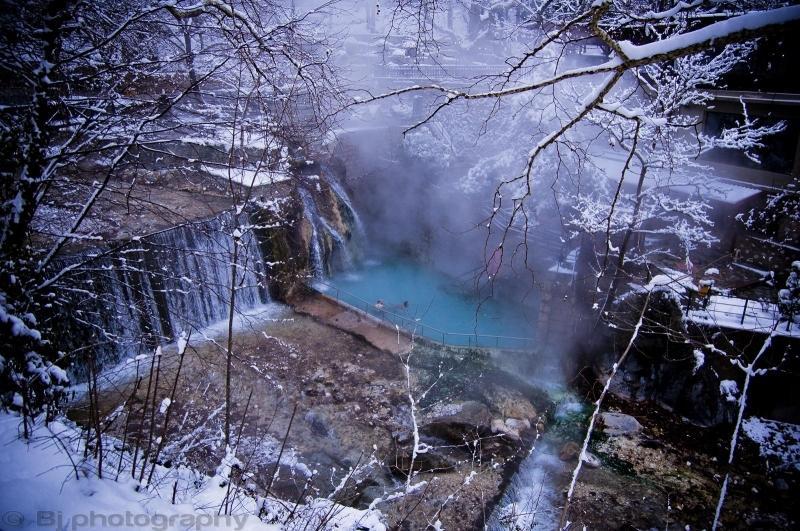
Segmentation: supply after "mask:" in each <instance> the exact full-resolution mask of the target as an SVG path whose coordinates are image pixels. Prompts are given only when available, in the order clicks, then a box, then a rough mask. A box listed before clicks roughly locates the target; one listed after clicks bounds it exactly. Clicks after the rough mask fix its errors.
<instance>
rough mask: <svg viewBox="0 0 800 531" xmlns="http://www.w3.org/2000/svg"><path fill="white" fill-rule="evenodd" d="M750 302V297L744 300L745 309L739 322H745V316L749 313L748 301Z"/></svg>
mask: <svg viewBox="0 0 800 531" xmlns="http://www.w3.org/2000/svg"><path fill="white" fill-rule="evenodd" d="M749 302H750V299H745V300H744V309H743V310H742V320H741V321H740V322H739V324H744V316H745V315H746V314H747V303H749Z"/></svg>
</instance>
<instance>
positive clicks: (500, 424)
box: [491, 419, 521, 441]
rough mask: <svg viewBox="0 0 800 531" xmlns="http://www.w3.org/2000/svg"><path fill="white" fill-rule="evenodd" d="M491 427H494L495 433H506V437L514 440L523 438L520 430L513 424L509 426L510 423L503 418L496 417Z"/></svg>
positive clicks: (493, 431)
mask: <svg viewBox="0 0 800 531" xmlns="http://www.w3.org/2000/svg"><path fill="white" fill-rule="evenodd" d="M491 428H492V433H495V434H498V433H499V434H501V435H505V436H506V437H508V438H510V439H511V440H514V441H519V440H521V437H520V434H519V430H516V429H514V428H512V427H511V426H509V425H508V424H506V422H505V421H504V420H503V419H494V420H493V421H492V426H491Z"/></svg>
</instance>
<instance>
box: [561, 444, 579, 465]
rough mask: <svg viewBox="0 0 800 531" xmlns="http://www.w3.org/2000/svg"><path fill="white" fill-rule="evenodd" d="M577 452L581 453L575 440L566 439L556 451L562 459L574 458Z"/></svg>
mask: <svg viewBox="0 0 800 531" xmlns="http://www.w3.org/2000/svg"><path fill="white" fill-rule="evenodd" d="M579 453H581V447H580V445H579V444H578V443H576V442H575V441H567V442H565V443H564V444H563V445H562V446H561V449H560V450H559V451H558V458H559V459H561V460H562V461H570V460H572V459H576V458H577V457H578V454H579Z"/></svg>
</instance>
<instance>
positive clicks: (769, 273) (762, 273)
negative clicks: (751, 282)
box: [732, 262, 774, 277]
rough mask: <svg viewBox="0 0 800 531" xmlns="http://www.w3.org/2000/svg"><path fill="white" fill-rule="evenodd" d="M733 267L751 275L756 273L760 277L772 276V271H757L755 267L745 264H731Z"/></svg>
mask: <svg viewBox="0 0 800 531" xmlns="http://www.w3.org/2000/svg"><path fill="white" fill-rule="evenodd" d="M732 265H733V266H734V267H738V268H739V269H744V270H745V271H750V272H752V273H756V274H757V275H760V276H761V277H771V276H773V275H774V273H773V272H772V271H767V270H765V269H758V268H757V267H753V266H750V265H747V264H741V263H739V262H733V264H732Z"/></svg>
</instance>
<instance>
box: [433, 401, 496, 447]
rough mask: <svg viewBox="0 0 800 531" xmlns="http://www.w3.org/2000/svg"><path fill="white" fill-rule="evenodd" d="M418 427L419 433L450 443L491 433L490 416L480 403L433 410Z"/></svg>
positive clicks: (448, 406) (457, 442)
mask: <svg viewBox="0 0 800 531" xmlns="http://www.w3.org/2000/svg"><path fill="white" fill-rule="evenodd" d="M432 413H433V415H431V416H429V417H428V419H427V421H425V422H424V423H423V425H422V426H421V427H420V433H422V434H425V435H429V436H432V437H438V438H441V439H444V440H445V441H448V442H450V443H456V444H460V443H464V441H465V440H473V439H474V438H475V437H476V436H477V435H481V434H487V433H489V432H490V431H491V424H492V415H491V413H490V412H489V408H487V407H486V406H485V405H483V404H481V403H480V402H474V401H466V402H457V403H455V404H449V405H447V406H443V407H440V408H437V409H436V410H434V411H433V412H432Z"/></svg>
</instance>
